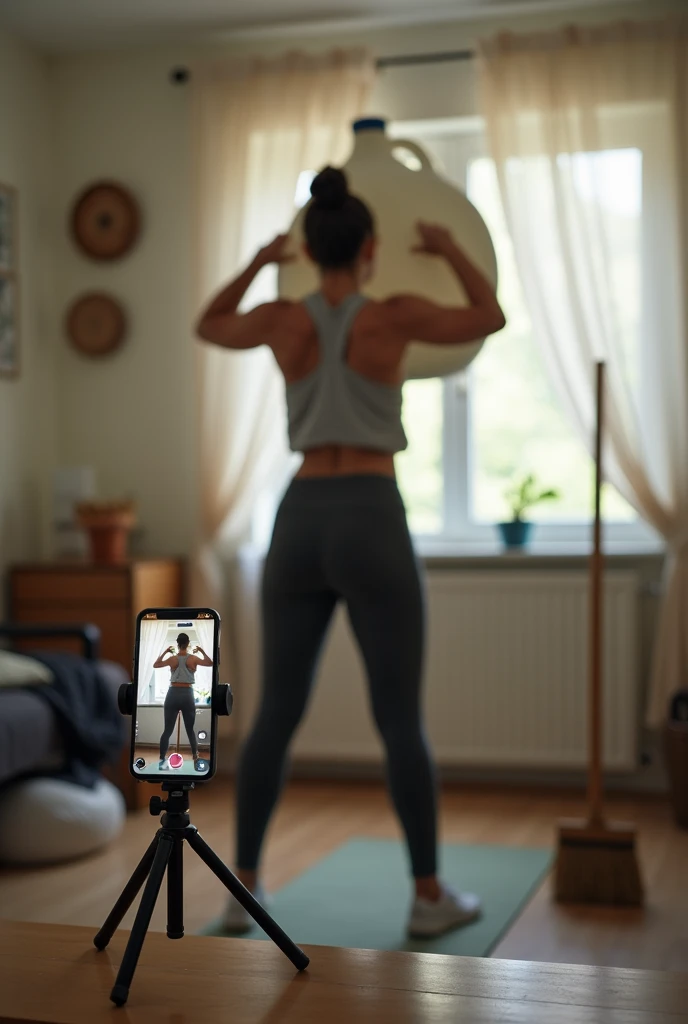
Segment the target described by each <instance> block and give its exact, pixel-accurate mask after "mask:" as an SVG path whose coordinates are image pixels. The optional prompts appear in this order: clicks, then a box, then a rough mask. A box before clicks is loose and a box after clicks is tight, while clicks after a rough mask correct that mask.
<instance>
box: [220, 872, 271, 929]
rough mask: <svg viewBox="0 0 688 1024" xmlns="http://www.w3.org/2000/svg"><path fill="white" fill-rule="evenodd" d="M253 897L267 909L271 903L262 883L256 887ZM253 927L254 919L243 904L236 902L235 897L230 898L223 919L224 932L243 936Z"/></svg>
mask: <svg viewBox="0 0 688 1024" xmlns="http://www.w3.org/2000/svg"><path fill="white" fill-rule="evenodd" d="M253 896H254V898H255V899H257V900H258V902H259V903H260V904H261V906H263V907H265V908H266V909H267V907H268V905H269V903H270V899H269V897H268V896H267V894H266V892H265V890H264V889H263V886H262V885H261V884H260V883H258V885H257V886H256V888H255V890H254V892H253ZM253 925H254V921H253V918H252V917H251V915H250V914H249V913H248V911H247V910H244V908H243V907H242V905H241V903H239V901H238V900H235V899H234V897H233V896H230V897H229V903H228V904H227V909H226V910H225V912H224V916H223V918H222V927H223V928H224V930H225V931H226V932H234V933H235V934H242V933H243V932H248V931H250V930H251V928H253Z"/></svg>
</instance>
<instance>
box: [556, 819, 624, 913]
mask: <svg viewBox="0 0 688 1024" xmlns="http://www.w3.org/2000/svg"><path fill="white" fill-rule="evenodd" d="M554 895H555V899H556V900H558V901H559V902H560V903H596V904H602V905H605V906H625V907H640V906H642V904H643V883H642V879H641V875H640V867H639V865H638V859H637V856H636V847H635V833H634V831H633V830H632V827H629V826H622V827H617V829H616V830H615V829H614V828H605V827H599V826H597V827H594V828H586V827H583V828H580V829H579V830H576V829H575V827H572V826H571V825H567V826H564V827H562V829H561V831H560V834H559V849H558V853H557V861H556V866H555V873H554Z"/></svg>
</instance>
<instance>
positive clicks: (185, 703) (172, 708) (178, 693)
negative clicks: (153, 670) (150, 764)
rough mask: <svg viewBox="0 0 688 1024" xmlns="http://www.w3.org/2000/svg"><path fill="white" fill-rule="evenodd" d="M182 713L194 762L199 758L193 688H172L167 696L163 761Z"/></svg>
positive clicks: (161, 738)
mask: <svg viewBox="0 0 688 1024" xmlns="http://www.w3.org/2000/svg"><path fill="white" fill-rule="evenodd" d="M180 711H181V713H182V718H183V719H184V728H185V729H186V735H187V736H188V737H189V744H190V746H191V753H192V754H193V757H194V760H195V759H196V758H197V757H198V741H197V740H196V733H195V732H194V722H195V721H196V700H195V698H194V691H193V686H170V688H169V690H168V691H167V694H166V695H165V704H164V720H165V730H164V732H163V734H162V736H161V737H160V760H161V761H162V760H163V759H164V757H165V755H166V754H167V748H168V747H169V745H170V737H171V735H172V733H173V731H174V727H175V725H176V724H177V716H178V714H179V712H180Z"/></svg>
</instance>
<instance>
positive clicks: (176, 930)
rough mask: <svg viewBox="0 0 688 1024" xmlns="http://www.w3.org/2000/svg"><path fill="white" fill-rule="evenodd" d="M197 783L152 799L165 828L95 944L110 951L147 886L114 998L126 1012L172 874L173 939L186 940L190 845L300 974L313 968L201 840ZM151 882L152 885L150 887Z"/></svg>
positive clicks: (167, 786)
mask: <svg viewBox="0 0 688 1024" xmlns="http://www.w3.org/2000/svg"><path fill="white" fill-rule="evenodd" d="M193 786H194V784H193V782H186V783H181V784H180V783H174V782H164V783H163V786H162V788H163V792H165V793H169V796H168V798H167V800H163V799H161V797H159V796H154V797H151V801H150V812H151V814H152V815H154V817H157V816H158V815H159V814H160V813H161V812H162V811H163V810H164V811H165V813H164V814H163V816H162V822H161V828H160V829H158V831H157V833H156V835H155V838H154V839H153V841H152V843H151V844H150V846H149V847H148V849H147V850H146V852H145V853H144V855H143V857H142V858H141V860H140V862H139V864H138V866H137V867H136V869H135V870H134V873H133V875H132V876H131V878H130V879H129V881H128V882H127V884H126V885H125V887H124V889H123V890H122V895H121V896H120V897H119V899H118V900H117V902H116V903H115V905H114V907H113V908H112V910H111V911H110V914H109V916H108V918H107V920H106V922H105V924H104V925H103V927H102V928H101V929H100V931H99V932H98V934H97V935H96V937H95V939H94V940H93V943H94V945H95V947H96V949H105V947H106V946H107V944H108V942H109V941H110V939H111V938H112V936H113V934H114V932H115V929H116V928H117V926H118V925H119V924H120V922H121V921H122V918H123V917H124V915H125V914H126V912H127V910H128V909H129V907H130V906H131V905H132V903H133V902H134V899H135V898H136V895H137V893H138V892H139V890H140V888H141V886H142V885H143V883H144V882H145V883H146V887H145V889H144V890H143V896H142V897H141V902H140V904H139V909H138V911H137V913H136V919H135V921H134V926H133V928H132V929H131V935H130V937H129V941H128V942H127V947H126V949H125V951H124V956H123V957H122V963H121V965H120V968H119V971H118V973H117V978H116V979H115V984H114V987H113V989H112V992H111V993H110V999H111V1000H112V1002H113V1003H115V1004H116V1005H117V1006H123V1005H124V1004H125V1003H126V1001H127V998H128V997H129V988H130V986H131V982H132V979H133V977H134V971H135V970H136V965H137V963H138V960H139V956H140V955H141V949H142V947H143V943H144V939H145V938H146V932H147V931H148V926H149V924H150V920H151V917H152V916H153V909H154V907H155V902H156V900H157V898H158V894H159V892H160V886H161V885H162V880H163V877H164V875H165V871H167V937H168V938H169V939H181V938H183V936H184V911H183V871H182V850H183V845H184V840H186V841H187V842H188V843H189V846H190V847H191V849H192V850H195V852H196V853H197V854H198V856H199V857H200V858H201V860H202V861H203V862H204V863H205V864H207V865H208V867H209V868H210V870H211V871H212V872H213V874H215V875H217V877H218V878H219V879H220V881H221V882H222V884H223V885H224V886H226V888H227V889H229V891H230V892H231V894H232V896H234V898H235V899H236V900H238V901H239V903H240V904H241V905H242V907H243V908H244V910H246V911H248V913H249V914H250V915H251V917H252V918H253V920H254V921H255V922H256V924H259V925H260V927H261V928H262V929H263V931H264V932H265V933H266V935H267V936H268V937H269V938H271V939H272V941H273V942H274V943H275V945H277V946H279V948H280V949H281V950H282V952H283V953H284V954H285V955H286V956H287V957H289V959H290V960H291V962H292V963H293V965H294V967H296V968H297V970H299V971H303V970H305V968H306V967H308V964H309V962H310V961H309V959H308V957H307V956H306V954H305V953H304V952H303V950H302V949H299V947H298V946H297V945H296V944H295V943H294V942H292V941H291V939H290V938H289V936H288V935H287V934H286V933H285V932H283V931H282V929H281V928H280V926H279V925H278V924H277V923H276V922H275V921H273V919H272V918H271V917H270V915H269V914H268V913H267V911H266V910H264V908H263V907H261V905H260V903H259V902H258V900H256V899H254V898H253V896H252V895H251V893H250V892H249V891H248V889H246V888H245V887H244V886H243V885H242V884H241V882H240V881H239V879H238V878H237V877H236V875H234V874H233V873H232V872H231V871H230V870H229V868H228V867H227V866H226V865H225V864H224V863H223V862H222V861H221V860H220V858H219V857H218V856H217V854H216V853H214V852H213V850H211V848H210V847H209V846H208V844H207V843H206V842H205V841H204V840H203V839H201V837H200V836H199V834H198V830H197V829H196V827H195V825H192V824H191V821H190V819H189V790H190V789H193ZM146 879H147V881H146Z"/></svg>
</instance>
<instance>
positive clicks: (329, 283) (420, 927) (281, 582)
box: [197, 167, 505, 935]
mask: <svg viewBox="0 0 688 1024" xmlns="http://www.w3.org/2000/svg"><path fill="white" fill-rule="evenodd" d="M311 193H312V196H313V201H312V203H311V205H310V206H309V208H308V211H307V213H306V218H305V236H306V239H305V242H306V251H307V254H308V256H309V257H310V259H312V260H313V261H314V262H315V263H316V264H317V266H318V268H319V271H320V290H319V291H318V292H317V293H316V294H314V295H311V296H309V297H308V298H306V299H305V300H304V301H303V302H290V301H285V300H279V301H276V302H269V303H266V304H264V305H261V306H258V307H257V308H256V309H253V310H252V311H251V312H249V313H246V314H239V313H238V312H237V309H238V306H239V303H240V301H241V299H242V297H243V295H244V294H245V292H246V290H247V289H248V287H249V285H250V284H251V282H252V281H253V279H254V277H255V276H256V274H257V273H258V272H259V271H260V269H261V268H262V267H264V266H265V265H266V264H268V263H271V262H277V263H279V262H282V261H284V260H285V259H286V258H287V256H286V254H285V246H286V236H284V235H280V236H278V237H277V238H276V239H275V240H274V242H272V243H271V244H270V245H268V246H266V247H265V248H264V249H262V250H261V251H260V252H259V253H258V255H257V256H256V258H255V259H254V260H253V262H252V263H251V265H250V266H249V267H248V268H247V269H246V270H245V271H244V272H243V273H242V274H240V275H239V277H237V278H236V280H234V281H232V282H231V283H230V284H229V285H228V286H227V287H226V288H225V289H224V290H223V291H222V292H221V293H220V294H219V295H218V296H217V297H216V298H215V299H214V301H213V302H212V303H211V304H210V305H209V306H208V308H207V309H206V310H205V312H204V313H203V315H202V316H201V318H200V321H199V323H198V328H197V330H198V334H199V335H200V337H201V338H203V339H204V340H206V341H209V342H213V343H215V344H217V345H221V346H224V347H226V348H231V349H247V348H254V347H255V346H257V345H269V346H270V348H271V349H272V351H273V353H274V355H275V358H276V360H277V364H278V366H279V368H280V370H281V371H282V374H283V375H284V379H285V383H286V393H287V408H288V425H289V437H290V443H291V447H292V449H293V450H295V451H300V452H303V463H302V465H301V468H300V469H299V471H298V473H297V474H296V477H295V479H294V480H293V481H292V483H291V485H290V487H289V489H288V490H287V493H286V495H285V497H284V499H283V501H282V503H281V505H280V508H279V511H278V514H277V518H276V521H275V526H274V532H273V537H272V542H271V545H270V551H269V553H268V556H267V560H266V563H265V571H264V577H263V589H262V616H263V694H262V703H261V707H260V710H259V713H258V717H257V719H256V722H255V724H254V726H253V730H252V732H251V735H250V736H249V738H248V740H247V742H246V744H245V747H244V750H243V753H242V757H241V762H240V765H239V772H238V779H237V826H238V833H237V874H238V876H239V878H240V879H241V881H242V882H243V883H244V885H246V886H247V887H248V888H249V889H250V890H251V891H252V892H254V893H255V894H256V896H257V898H258V899H259V900H261V899H264V893H263V890H262V887H261V886H260V884H259V882H258V876H257V869H258V862H259V856H260V850H261V845H262V841H263V836H264V833H265V830H266V827H267V825H268V821H269V819H270V815H271V813H272V811H273V808H274V807H275V804H276V802H277V799H278V796H279V793H280V788H281V784H282V776H283V768H284V762H285V757H286V753H287V748H288V745H289V741H290V739H291V737H292V734H293V732H294V730H295V729H296V727H297V725H298V724H299V722H300V720H301V717H302V715H303V713H304V709H305V707H306V703H307V700H308V695H309V692H310V688H311V683H312V680H313V674H314V670H315V667H316V662H317V659H318V655H319V653H320V649H321V647H322V643H323V640H324V638H325V634H326V632H327V628H328V626H329V624H330V621H331V618H332V613H333V612H334V609H335V606H336V604H337V602H338V601H339V600H343V601H345V602H346V605H347V610H348V614H349V619H350V622H351V625H352V628H353V631H354V634H355V636H356V639H357V642H358V644H359V646H360V649H361V652H362V655H363V658H364V661H365V664H366V669H367V675H368V683H369V688H370V699H371V703H372V710H373V714H374V717H375V722H376V724H377V727H378V729H379V732H380V735H381V737H382V741H383V743H384V746H385V751H386V758H387V772H388V779H389V787H390V790H391V795H392V800H393V802H394V806H395V808H396V811H397V813H398V815H399V818H400V820H401V824H402V826H403V829H404V832H405V835H406V840H407V843H408V849H409V855H410V861H411V867H412V872H413V877H414V884H415V900H414V902H413V906H412V908H411V915H410V920H409V924H408V930H409V933H411V934H415V935H437V934H440V933H441V932H444V931H446V930H448V929H449V928H453V927H456V926H458V925H460V924H464V923H466V922H468V921H471V920H473V919H474V918H475V917H476V916H477V915H478V914H479V912H480V901H479V899H478V898H477V897H476V896H473V895H471V894H467V893H464V894H459V893H455V892H453V891H452V890H451V889H450V888H449V887H448V886H446V885H443V884H442V883H441V882H440V881H439V880H438V878H437V864H436V846H437V840H436V830H437V826H436V798H435V782H434V771H433V766H432V762H431V758H430V754H429V751H428V746H427V742H426V739H425V735H424V730H423V725H422V720H421V707H420V692H421V672H422V655H423V632H424V623H423V600H422V593H421V585H420V580H419V574H418V569H417V565H416V560H415V557H414V553H413V548H412V545H411V540H410V537H409V532H408V527H407V524H406V515H405V510H404V506H403V504H402V501H401V497H400V495H399V491H398V489H397V485H396V481H395V475H394V454H395V453H396V452H398V451H401V450H402V449H404V448H405V447H406V437H405V436H404V430H403V427H402V422H401V385H402V362H403V359H404V353H405V351H406V348H407V346H408V344H409V343H410V342H411V341H412V340H419V341H424V342H427V343H429V344H435V345H449V344H452V345H455V344H457V343H460V342H470V341H474V340H476V339H478V338H482V337H485V336H486V335H488V334H491V333H493V332H495V331H499V330H501V328H502V327H503V326H504V324H505V320H504V315H503V313H502V311H501V309H500V307H499V304H498V302H497V299H496V297H495V294H494V291H493V289H492V287H491V285H490V283H489V282H488V281H487V280H486V278H485V277H484V276H483V275H482V273H481V272H480V271H479V270H478V269H477V268H476V267H475V266H474V265H473V264H472V263H471V262H470V260H469V259H468V258H467V256H466V255H465V254H464V253H463V252H462V251H461V250H460V249H459V248H458V246H457V245H456V244H455V242H454V241H453V239H452V237H451V235H450V233H449V231H447V230H446V229H445V228H443V227H438V226H434V225H429V224H423V223H420V224H418V233H419V236H420V240H419V244H418V245H417V246H416V247H415V250H414V251H416V252H419V253H426V254H428V255H429V256H433V257H437V258H439V259H443V260H445V261H446V262H447V263H448V265H449V266H450V267H451V269H452V270H453V272H454V274H455V275H456V278H457V282H460V283H461V284H462V285H463V287H464V289H465V291H466V293H467V295H468V297H469V300H470V305H469V306H468V307H460V306H458V305H457V306H456V307H443V306H439V305H437V304H435V303H433V302H429V301H427V300H426V299H423V298H420V297H418V296H416V295H406V294H400V295H394V296H391V297H390V298H389V299H387V300H385V301H373V300H370V299H367V298H365V297H364V296H363V295H362V294H361V291H360V289H361V285H362V284H363V283H364V282H365V281H367V280H368V279H369V277H370V275H371V272H372V267H373V261H374V257H375V248H376V239H375V228H374V223H373V218H372V215H371V213H370V211H369V209H368V208H367V206H366V205H365V204H364V203H363V202H362V201H361V200H360V199H358V198H357V197H355V196H353V195H351V194H350V193H349V191H348V187H347V181H346V178H345V176H344V174H343V173H342V172H341V171H338V170H335V169H333V168H330V167H328V168H325V170H324V171H322V172H321V173H320V174H319V175H317V177H316V178H315V179H314V181H313V184H312V186H311ZM457 291H458V290H457ZM225 924H226V926H227V928H228V929H231V930H234V931H241V930H245V929H246V928H247V927H249V926H250V921H249V919H248V916H247V915H246V914H245V912H244V911H243V910H242V908H241V907H239V905H238V904H237V903H236V901H232V902H231V904H230V906H229V907H228V910H227V915H226V920H225Z"/></svg>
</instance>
